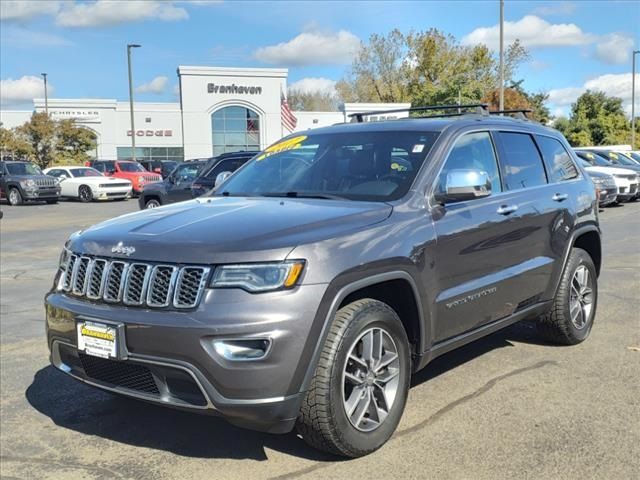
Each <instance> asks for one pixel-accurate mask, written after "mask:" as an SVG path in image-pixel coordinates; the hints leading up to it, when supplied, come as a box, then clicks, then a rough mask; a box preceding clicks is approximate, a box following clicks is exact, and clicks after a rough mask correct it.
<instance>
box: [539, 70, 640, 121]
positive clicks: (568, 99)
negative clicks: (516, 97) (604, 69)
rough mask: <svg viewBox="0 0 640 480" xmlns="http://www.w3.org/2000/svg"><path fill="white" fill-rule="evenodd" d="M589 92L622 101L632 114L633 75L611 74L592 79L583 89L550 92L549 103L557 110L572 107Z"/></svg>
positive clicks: (637, 75)
mask: <svg viewBox="0 0 640 480" xmlns="http://www.w3.org/2000/svg"><path fill="white" fill-rule="evenodd" d="M639 84H640V73H636V85H639ZM587 90H592V91H593V90H595V91H600V92H604V93H606V94H607V95H609V96H613V97H618V98H621V99H622V105H623V107H624V109H625V111H626V112H627V113H630V112H631V73H619V74H613V73H609V74H606V75H600V76H599V77H595V78H592V79H591V80H588V81H587V82H585V83H584V85H582V86H581V87H567V88H558V89H554V90H550V91H549V103H550V104H552V105H553V106H554V107H555V108H562V107H567V106H569V105H571V104H572V103H573V102H575V101H576V99H577V98H578V97H579V96H580V95H582V94H583V93H584V92H586V91H587ZM637 105H638V100H637V99H636V106H637Z"/></svg>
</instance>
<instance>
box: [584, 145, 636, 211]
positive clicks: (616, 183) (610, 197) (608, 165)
mask: <svg viewBox="0 0 640 480" xmlns="http://www.w3.org/2000/svg"><path fill="white" fill-rule="evenodd" d="M574 151H575V153H576V155H577V156H578V158H579V160H580V162H582V166H583V167H585V170H586V171H587V173H588V174H589V176H590V177H591V180H593V183H594V184H595V185H596V190H597V192H598V198H599V203H600V206H602V207H604V206H607V205H613V204H616V203H620V202H630V201H634V200H637V199H638V198H640V153H639V152H632V151H625V152H620V151H614V150H608V149H602V148H593V149H590V148H580V149H575V150H574Z"/></svg>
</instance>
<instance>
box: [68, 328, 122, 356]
mask: <svg viewBox="0 0 640 480" xmlns="http://www.w3.org/2000/svg"><path fill="white" fill-rule="evenodd" d="M77 329H78V350H81V351H84V352H85V353H86V354H87V355H93V356H94V357H101V358H109V357H112V358H116V357H117V356H118V353H117V352H118V332H117V329H116V327H115V326H111V325H106V324H104V323H98V322H78V326H77Z"/></svg>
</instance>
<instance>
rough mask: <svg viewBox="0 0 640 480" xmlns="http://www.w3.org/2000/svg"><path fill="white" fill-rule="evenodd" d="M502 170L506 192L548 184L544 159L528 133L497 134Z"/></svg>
mask: <svg viewBox="0 0 640 480" xmlns="http://www.w3.org/2000/svg"><path fill="white" fill-rule="evenodd" d="M496 138H497V139H498V145H499V151H500V168H501V170H502V178H503V183H504V186H505V189H506V190H519V189H522V188H531V187H536V186H538V185H545V184H546V183H547V176H546V174H545V170H544V165H543V164H542V158H540V153H539V152H538V148H537V147H536V145H535V143H534V141H533V138H532V137H531V135H529V134H528V133H516V132H497V133H496Z"/></svg>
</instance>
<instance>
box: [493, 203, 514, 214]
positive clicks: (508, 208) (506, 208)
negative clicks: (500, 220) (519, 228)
mask: <svg viewBox="0 0 640 480" xmlns="http://www.w3.org/2000/svg"><path fill="white" fill-rule="evenodd" d="M516 210H518V206H517V205H502V206H501V207H500V208H498V213H499V214H500V215H509V214H510V213H513V212H515V211H516Z"/></svg>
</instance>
